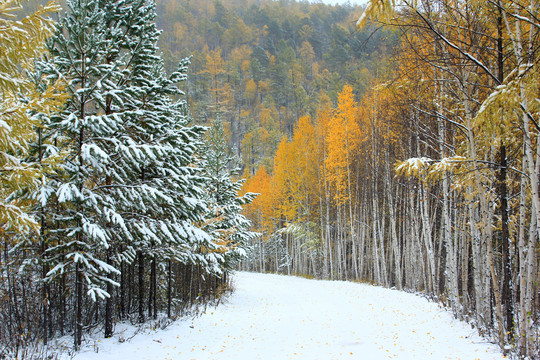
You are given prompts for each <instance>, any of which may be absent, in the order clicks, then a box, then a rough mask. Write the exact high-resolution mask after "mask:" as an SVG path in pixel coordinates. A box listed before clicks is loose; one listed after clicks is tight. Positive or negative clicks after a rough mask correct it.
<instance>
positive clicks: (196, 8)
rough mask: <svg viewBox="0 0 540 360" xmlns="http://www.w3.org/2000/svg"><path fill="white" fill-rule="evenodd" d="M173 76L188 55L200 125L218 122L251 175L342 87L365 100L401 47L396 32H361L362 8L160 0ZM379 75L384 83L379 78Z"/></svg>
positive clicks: (264, 0)
mask: <svg viewBox="0 0 540 360" xmlns="http://www.w3.org/2000/svg"><path fill="white" fill-rule="evenodd" d="M157 12H158V19H157V25H158V28H160V29H162V30H163V34H162V35H161V38H160V41H161V43H160V48H161V49H162V51H163V53H164V58H165V62H166V69H167V71H168V72H172V71H173V70H174V66H175V64H178V62H179V60H181V59H182V58H185V57H189V56H191V65H190V69H189V78H188V85H187V88H185V90H186V92H187V95H188V99H189V102H190V108H191V112H192V114H193V118H194V120H195V121H197V122H199V123H202V124H208V123H209V122H210V121H211V120H212V119H214V118H216V117H218V116H219V117H220V118H221V119H222V121H223V122H224V124H225V125H226V128H227V132H228V135H229V137H230V144H231V149H232V150H233V153H235V154H236V155H238V156H240V157H241V159H242V164H243V167H244V174H245V175H246V176H252V175H253V174H254V173H255V171H256V170H257V168H259V167H260V166H261V165H264V166H265V167H266V169H269V170H271V169H272V166H273V156H274V154H275V152H276V149H277V147H278V144H279V142H280V141H281V139H282V138H283V137H284V136H287V137H289V138H291V137H292V134H293V130H294V126H295V124H296V123H297V122H298V119H299V118H300V117H302V116H304V115H308V114H309V115H312V116H314V115H315V112H316V109H317V104H318V103H320V101H321V96H322V94H325V95H326V96H328V97H330V99H331V100H332V101H333V102H334V103H335V102H336V101H337V97H338V93H339V92H340V91H341V90H342V89H343V86H344V85H345V84H350V85H352V86H353V88H354V91H355V94H356V95H357V96H358V97H360V96H361V95H362V94H363V93H364V92H365V90H366V89H367V88H368V87H369V86H370V84H371V82H372V77H373V76H375V75H376V74H381V73H385V68H386V67H388V65H389V64H388V63H387V62H386V61H385V60H384V59H387V58H389V56H388V54H390V53H391V52H392V50H393V49H394V48H395V47H396V46H397V44H398V36H396V34H394V33H392V32H390V31H389V30H383V29H380V28H377V27H375V26H368V27H367V28H365V29H364V30H361V31H359V30H357V29H356V26H355V21H356V20H357V19H358V17H359V16H360V14H361V13H362V8H361V7H358V6H350V5H345V6H339V5H338V6H328V5H324V4H310V3H308V2H295V1H283V0H281V1H269V0H227V1H223V2H222V1H219V0H201V1H193V0H158V7H157ZM379 77H380V76H379Z"/></svg>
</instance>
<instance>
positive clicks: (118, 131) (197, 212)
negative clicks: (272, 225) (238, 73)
mask: <svg viewBox="0 0 540 360" xmlns="http://www.w3.org/2000/svg"><path fill="white" fill-rule="evenodd" d="M68 6H69V11H68V14H67V16H66V18H65V19H64V20H63V22H62V25H61V26H60V28H59V31H58V32H57V35H56V37H55V38H54V40H53V41H52V42H51V45H50V48H51V53H52V55H53V57H52V59H51V61H50V62H49V66H48V69H45V71H46V72H48V73H49V76H50V77H52V78H54V77H56V76H63V77H65V78H66V79H68V81H69V87H68V89H69V92H70V94H71V95H72V98H71V99H70V100H69V101H68V103H67V105H66V107H65V109H64V111H63V112H62V113H60V114H58V115H57V116H55V117H53V118H52V119H51V129H52V131H53V137H54V138H55V139H57V145H58V147H59V148H61V149H64V151H66V152H67V153H68V156H67V162H66V164H65V166H64V168H63V172H62V175H61V176H59V177H57V178H56V179H54V181H55V182H54V192H52V193H51V196H50V197H49V198H48V201H49V204H50V206H51V207H53V204H57V207H56V208H55V209H54V212H55V218H56V221H55V226H56V228H55V229H54V230H53V231H51V234H52V235H53V236H54V237H55V240H54V243H56V244H57V245H56V246H55V247H53V248H51V249H49V250H48V253H49V254H50V259H51V262H52V263H53V264H51V265H54V267H52V270H51V271H50V272H49V274H48V278H49V280H52V279H54V278H55V277H57V276H59V275H62V274H64V273H65V272H72V273H73V272H74V274H75V275H74V281H75V283H76V286H75V305H74V308H75V318H76V320H75V322H76V328H75V329H74V330H75V346H76V347H78V346H79V345H80V343H81V335H82V325H83V324H82V311H83V292H85V291H84V289H85V288H86V293H87V294H88V295H89V297H90V298H91V299H92V300H94V301H96V300H97V299H99V298H101V299H105V298H106V299H107V302H106V309H105V320H106V321H105V334H106V336H110V335H112V317H113V315H112V310H113V309H112V305H113V301H112V299H111V296H112V295H113V287H114V286H118V285H119V283H118V282H117V281H116V280H115V277H116V275H118V274H119V270H118V267H119V265H120V264H121V263H122V262H127V263H131V262H132V261H133V260H134V259H135V257H136V256H137V259H138V262H139V269H138V278H139V284H138V285H139V297H138V302H139V317H140V319H141V320H143V319H144V315H143V314H142V309H143V303H144V300H145V296H144V294H145V291H147V289H146V288H145V282H144V275H145V274H144V263H145V261H146V259H145V258H146V257H148V258H150V259H152V274H151V279H152V280H151V291H150V293H151V294H153V302H151V301H152V298H150V299H149V300H148V305H149V309H150V311H149V312H154V314H155V309H156V301H155V293H156V261H157V259H158V258H160V257H161V258H164V257H166V256H167V257H169V258H174V259H175V260H179V261H184V262H188V261H191V262H197V261H198V258H197V256H194V255H192V254H193V253H194V252H193V248H196V247H199V246H201V244H207V243H210V237H209V236H208V234H206V233H205V232H204V231H201V230H199V229H198V228H196V227H195V226H194V223H195V222H196V221H200V220H201V219H202V215H201V214H202V213H203V211H204V205H203V203H202V201H201V200H200V199H199V198H200V194H201V193H202V191H201V190H200V188H199V187H198V184H200V183H201V180H200V177H199V176H198V175H197V173H198V172H200V171H199V170H198V169H197V168H196V167H192V166H191V165H192V164H193V163H194V162H195V158H194V157H193V153H194V152H195V150H196V149H197V147H198V141H197V139H198V138H199V137H200V135H201V134H202V132H203V131H204V129H203V128H201V127H193V128H187V127H186V125H187V122H188V117H187V111H186V108H185V103H183V102H174V101H172V100H171V98H170V96H171V95H179V90H178V89H177V87H176V84H177V82H178V81H180V80H182V79H184V78H185V71H186V65H187V62H183V63H182V64H181V66H180V68H179V70H178V71H177V72H175V73H173V74H172V75H171V77H169V78H167V77H166V76H165V75H164V73H163V66H162V62H161V60H160V57H159V53H158V48H157V40H158V35H159V33H158V31H157V30H156V28H155V25H154V23H153V20H154V18H155V11H154V7H155V5H154V3H153V1H146V0H142V1H141V0H126V1H121V2H114V3H113V2H109V1H94V0H82V1H72V2H69V3H68ZM205 261H206V260H205ZM152 304H153V311H152V309H151V307H152Z"/></svg>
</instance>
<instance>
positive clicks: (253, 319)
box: [75, 273, 503, 360]
mask: <svg viewBox="0 0 540 360" xmlns="http://www.w3.org/2000/svg"><path fill="white" fill-rule="evenodd" d="M235 287H236V291H235V293H234V294H233V295H232V296H231V297H230V298H229V299H228V301H227V303H226V304H225V305H220V306H219V307H218V308H217V309H209V310H208V311H207V313H206V314H205V315H203V316H201V317H199V318H196V319H194V320H189V321H179V322H177V323H175V324H173V325H171V326H169V327H168V328H167V329H165V330H163V331H159V332H151V333H148V334H145V335H138V336H136V337H135V338H133V339H132V340H131V341H130V342H126V343H122V344H117V340H116V339H114V338H113V339H109V340H103V339H102V340H101V341H100V345H99V353H95V352H91V351H87V352H82V353H80V354H79V355H78V356H76V357H75V359H76V360H83V359H84V360H87V359H88V360H90V359H96V360H97V359H100V360H108V359H111V360H112V359H114V360H119V359H126V360H136V359H153V360H158V359H159V360H161V359H196V360H204V359H218V360H222V359H228V360H244V359H246V360H254V359H268V360H281V359H306V360H316V359H320V360H330V359H336V360H341V359H363V360H378V359H402V360H405V359H418V360H428V359H433V360H443V359H462V360H475V359H480V360H495V359H497V360H498V359H503V356H502V355H501V354H500V352H499V350H498V348H497V347H496V346H495V345H492V344H488V343H486V342H485V341H484V340H483V339H481V338H479V337H478V336H477V335H476V334H475V331H473V330H471V328H470V326H468V325H466V324H463V323H459V322H457V321H454V320H453V319H452V316H451V315H450V314H449V313H447V312H445V311H442V310H440V309H439V307H438V306H437V305H436V304H433V303H429V302H428V301H426V300H425V299H422V298H420V297H417V296H414V295H411V294H406V293H402V292H398V291H393V290H388V289H383V288H378V287H373V286H368V285H363V284H355V283H346V282H329V281H315V280H306V279H300V278H293V277H285V276H276V275H262V274H251V273H237V274H236V275H235Z"/></svg>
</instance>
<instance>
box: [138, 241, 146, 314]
mask: <svg viewBox="0 0 540 360" xmlns="http://www.w3.org/2000/svg"><path fill="white" fill-rule="evenodd" d="M138 265H139V322H140V323H143V322H144V291H145V288H144V254H143V253H142V251H140V250H139V251H138Z"/></svg>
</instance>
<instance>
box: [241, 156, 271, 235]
mask: <svg viewBox="0 0 540 360" xmlns="http://www.w3.org/2000/svg"><path fill="white" fill-rule="evenodd" d="M243 192H244V193H247V192H254V193H259V194H260V195H259V196H257V197H256V198H255V200H254V201H253V202H252V203H251V204H247V205H245V206H244V212H245V214H246V216H247V217H248V218H249V219H250V220H251V221H252V222H253V225H254V228H255V229H256V230H257V231H261V232H266V233H269V232H271V231H272V229H273V225H272V213H273V209H274V203H275V201H274V197H273V191H272V187H271V177H270V175H268V173H267V172H266V169H265V167H264V166H262V167H260V168H259V169H258V170H257V172H256V173H255V175H253V177H252V178H250V179H249V180H248V181H246V183H245V185H244V188H243Z"/></svg>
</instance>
